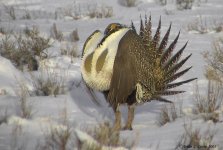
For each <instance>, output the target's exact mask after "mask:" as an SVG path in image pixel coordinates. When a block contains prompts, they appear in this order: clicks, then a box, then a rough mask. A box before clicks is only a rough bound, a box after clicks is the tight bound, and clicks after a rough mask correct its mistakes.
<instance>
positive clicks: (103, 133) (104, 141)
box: [78, 122, 136, 150]
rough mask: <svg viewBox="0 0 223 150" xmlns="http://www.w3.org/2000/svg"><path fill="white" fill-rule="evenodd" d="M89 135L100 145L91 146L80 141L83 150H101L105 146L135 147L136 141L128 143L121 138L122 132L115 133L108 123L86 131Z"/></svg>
mask: <svg viewBox="0 0 223 150" xmlns="http://www.w3.org/2000/svg"><path fill="white" fill-rule="evenodd" d="M85 131H87V133H88V134H89V135H90V136H91V137H92V138H93V139H94V140H95V141H96V142H97V143H99V144H98V145H93V144H91V145H89V144H88V143H82V142H81V141H80V140H79V143H78V145H79V148H80V149H81V150H82V149H84V150H100V149H101V148H102V147H104V146H108V147H125V148H127V149H132V148H133V147H134V146H135V144H136V143H135V141H130V142H127V140H125V139H124V140H123V139H121V137H120V131H114V129H113V128H112V127H111V126H110V124H109V123H108V122H105V123H103V124H99V126H98V127H95V128H93V129H85Z"/></svg>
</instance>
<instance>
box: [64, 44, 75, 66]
mask: <svg viewBox="0 0 223 150" xmlns="http://www.w3.org/2000/svg"><path fill="white" fill-rule="evenodd" d="M60 53H61V55H65V56H68V57H70V58H71V63H73V62H74V58H76V57H78V48H77V44H76V43H74V44H72V45H70V44H68V43H66V44H65V45H64V46H62V47H61V48H60Z"/></svg>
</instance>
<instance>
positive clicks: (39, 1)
mask: <svg viewBox="0 0 223 150" xmlns="http://www.w3.org/2000/svg"><path fill="white" fill-rule="evenodd" d="M4 5H6V6H13V7H14V8H15V12H16V15H17V16H16V19H15V20H12V19H11V18H10V16H9V14H7V13H5V7H4ZM88 5H89V6H96V7H103V6H104V7H112V8H113V16H112V17H111V18H89V17H86V16H85V17H83V18H81V19H78V20H74V19H73V18H72V17H70V16H67V15H63V13H62V11H63V10H67V11H68V10H69V9H71V11H75V10H74V8H76V7H77V6H78V7H81V8H80V9H81V10H80V13H84V12H86V9H87V6H88ZM25 10H26V11H30V14H31V19H22V16H23V15H24V11H25ZM56 11H57V12H58V18H55V12H56ZM60 12H61V14H60ZM144 14H147V15H149V14H151V15H152V24H153V31H154V30H155V29H156V27H157V24H158V19H159V18H160V16H161V18H162V29H161V31H162V35H164V33H165V31H166V30H167V29H168V26H169V24H170V23H172V29H171V34H170V41H172V40H173V39H174V38H175V36H176V35H177V34H178V32H179V31H181V35H180V38H179V40H178V45H177V47H176V49H179V48H180V47H182V46H183V45H184V43H186V42H187V41H189V43H188V45H187V47H186V50H185V52H184V54H183V57H184V56H187V55H188V54H190V53H192V57H191V58H190V59H189V60H188V62H187V63H186V64H185V65H184V68H186V67H189V66H193V68H192V69H191V70H190V71H189V72H188V73H187V74H185V75H184V76H183V77H181V78H180V79H179V80H185V79H188V78H191V77H197V78H198V80H197V81H196V82H195V81H194V82H192V83H189V84H186V85H183V86H181V87H179V89H182V90H186V91H187V92H186V93H183V94H180V95H178V96H173V97H169V99H171V100H173V101H174V102H175V103H176V104H178V103H181V102H182V103H183V104H182V107H183V113H184V114H185V116H183V117H181V118H177V119H176V120H175V121H174V122H170V123H167V124H165V125H164V126H161V127H160V126H159V125H157V117H158V116H159V114H160V109H161V108H162V106H163V103H160V102H156V101H154V102H150V103H147V104H144V105H140V106H138V107H137V108H136V111H135V119H134V122H133V131H121V136H122V138H124V139H125V138H127V139H133V140H136V146H135V149H137V150H138V149H139V150H144V149H145V150H146V149H160V150H171V149H174V147H175V146H176V144H177V141H178V140H179V138H180V136H181V135H182V134H183V133H184V124H189V123H191V124H192V126H193V129H196V128H198V129H201V130H202V131H205V130H206V129H207V128H208V127H210V128H211V129H213V130H216V131H217V132H216V135H215V136H214V138H213V143H214V144H216V145H217V148H216V149H221V148H222V147H223V144H222V142H223V141H222V139H223V126H222V121H223V116H222V112H223V107H221V109H220V110H219V111H220V112H219V114H220V122H218V123H216V124H215V123H213V122H211V121H207V122H205V121H203V120H202V119H201V117H199V115H194V114H193V113H192V112H193V107H194V95H193V94H194V91H195V85H196V83H197V84H198V86H199V88H200V93H204V94H205V93H206V87H207V83H208V82H207V80H206V79H205V77H204V71H205V68H206V62H205V61H204V59H203V56H202V52H204V51H207V50H211V49H212V45H211V43H212V41H213V40H214V39H215V38H217V37H222V35H223V32H219V33H217V32H214V31H213V30H211V31H210V32H208V33H206V34H199V33H197V32H196V31H188V30H187V27H188V24H189V23H191V22H193V21H194V20H195V19H196V18H198V17H199V16H202V18H204V20H206V22H207V26H208V27H210V29H211V26H212V23H213V21H214V20H217V21H219V22H223V20H222V18H223V1H222V0H209V1H208V2H204V0H203V1H202V0H201V2H200V4H199V5H198V1H196V3H195V4H194V6H193V7H192V10H182V11H180V10H177V9H176V6H175V4H174V3H173V0H168V3H167V5H166V6H161V5H159V4H158V2H157V1H156V0H138V2H137V5H136V6H135V7H130V8H128V7H125V6H122V5H120V3H119V2H118V0H117V1H113V0H107V1H104V0H75V1H70V0H1V1H0V28H2V29H6V30H7V31H11V30H13V31H15V32H16V33H19V32H20V31H22V30H23V29H25V27H30V28H31V27H32V26H37V27H38V28H39V30H40V33H41V35H43V36H45V37H50V28H51V27H52V26H53V24H54V23H56V25H57V28H58V29H59V30H61V31H62V33H63V34H64V35H65V36H66V37H65V40H62V41H61V42H60V41H57V40H54V39H51V43H52V47H50V48H49V49H48V50H47V52H48V53H49V54H50V56H52V57H51V58H49V59H45V60H43V61H40V62H39V64H40V69H39V71H38V72H41V70H44V69H46V68H47V69H49V70H51V71H53V72H55V73H57V74H58V76H65V78H66V86H68V87H69V88H68V89H69V91H68V92H67V93H66V94H62V95H57V96H56V97H54V96H32V97H27V101H28V103H29V105H30V106H31V107H32V111H33V113H32V117H31V119H25V118H21V106H20V102H19V97H18V91H19V90H20V89H19V83H21V82H22V83H23V84H25V85H26V86H27V87H28V89H29V90H31V91H32V90H34V85H33V84H32V82H31V80H30V77H29V73H27V72H22V71H20V70H18V69H16V68H15V67H14V66H13V64H12V63H11V62H10V61H9V60H7V59H6V58H4V57H2V56H0V117H2V116H4V114H6V115H7V116H8V117H7V121H5V122H3V123H0V149H1V150H10V149H13V144H12V143H13V142H14V143H15V145H16V146H15V147H17V148H19V147H20V146H21V144H22V143H26V149H30V150H31V149H35V146H36V145H37V144H38V140H39V141H40V143H42V142H43V141H42V138H44V136H45V135H44V133H48V132H49V131H50V128H51V127H55V128H58V130H65V129H66V126H65V125H64V123H63V119H64V115H65V114H66V115H65V116H66V117H67V121H68V122H69V124H70V125H72V129H73V130H74V132H76V134H77V136H80V138H82V139H83V140H86V139H87V140H88V141H89V139H90V140H92V141H93V142H96V143H97V141H94V139H92V137H90V135H87V134H86V133H85V132H84V131H81V130H80V129H81V128H83V127H89V126H91V127H93V126H95V125H97V124H98V123H101V122H104V121H109V122H111V123H112V122H114V115H113V112H112V109H111V108H110V107H109V105H108V103H107V102H106V101H105V100H104V97H103V95H102V94H101V93H96V96H97V98H98V99H99V101H100V103H101V106H97V105H96V104H95V103H94V102H93V101H92V100H91V98H92V97H90V95H89V94H88V92H87V90H86V87H85V86H84V85H83V83H82V81H81V80H82V77H81V73H80V63H81V59H80V57H77V58H74V59H71V58H70V56H62V55H61V54H60V48H63V47H66V45H67V44H76V45H77V48H78V55H80V54H81V51H82V47H83V44H84V42H85V40H86V38H87V37H88V36H89V35H90V34H91V33H92V32H93V31H95V30H96V29H99V30H101V31H103V30H104V29H105V28H106V26H107V25H108V24H109V23H112V22H119V23H124V24H127V25H130V23H131V21H133V23H134V24H135V26H136V28H137V29H139V25H140V21H139V19H140V18H139V17H140V15H142V16H144ZM75 29H78V33H79V37H80V40H79V41H77V42H76V43H71V42H70V41H69V40H67V39H68V38H67V37H68V36H69V34H70V33H71V32H72V31H73V30H75ZM3 38H4V34H3V33H1V32H0V39H3ZM34 73H37V72H34ZM64 111H65V113H64ZM121 111H122V112H123V116H122V122H124V121H126V119H127V108H126V106H122V107H121ZM0 120H1V118H0ZM18 126H19V128H21V133H17V134H18V136H19V140H18V139H17V141H16V140H15V139H14V138H13V137H14V136H15V133H14V132H13V131H15V129H16V127H18ZM16 143H17V144H16ZM15 147H14V148H15ZM74 147H75V145H74ZM69 148H70V149H73V147H69ZM69 148H68V149H69ZM106 148H107V147H105V149H106ZM15 149H16V148H15ZM24 149H25V148H24ZM107 149H109V148H107ZM116 149H118V148H116Z"/></svg>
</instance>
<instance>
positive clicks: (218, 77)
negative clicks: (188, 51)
mask: <svg viewBox="0 0 223 150" xmlns="http://www.w3.org/2000/svg"><path fill="white" fill-rule="evenodd" d="M203 56H204V58H205V60H206V61H207V63H208V67H206V68H207V69H206V72H205V76H206V78H207V79H208V88H207V92H206V93H207V95H201V94H200V93H199V90H198V86H197V87H196V92H195V100H196V103H195V113H197V114H202V116H203V118H204V120H212V121H213V122H218V121H219V113H220V111H221V110H220V109H221V107H222V102H223V90H222V89H223V65H222V64H223V40H222V39H219V40H216V41H214V42H213V50H212V51H211V52H205V53H203Z"/></svg>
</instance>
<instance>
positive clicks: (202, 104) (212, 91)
mask: <svg viewBox="0 0 223 150" xmlns="http://www.w3.org/2000/svg"><path fill="white" fill-rule="evenodd" d="M222 94H223V93H222V86H221V85H219V84H217V83H216V82H211V81H209V83H208V89H207V95H206V96H202V95H201V94H200V93H199V90H198V86H196V91H195V108H194V113H195V114H201V116H202V117H203V119H204V120H205V121H207V120H212V121H213V122H215V123H216V122H218V121H219V110H220V109H221V106H222V98H223V95H222Z"/></svg>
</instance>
